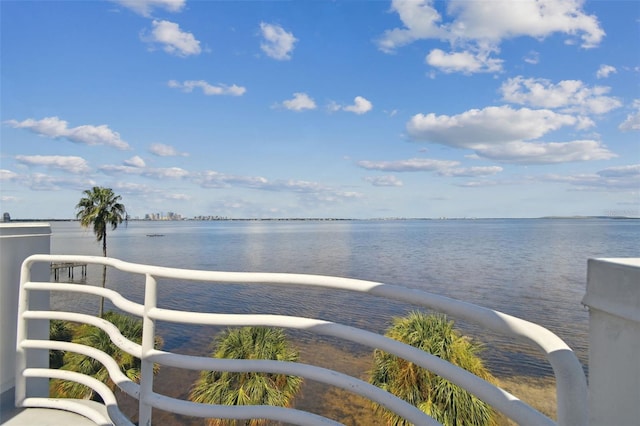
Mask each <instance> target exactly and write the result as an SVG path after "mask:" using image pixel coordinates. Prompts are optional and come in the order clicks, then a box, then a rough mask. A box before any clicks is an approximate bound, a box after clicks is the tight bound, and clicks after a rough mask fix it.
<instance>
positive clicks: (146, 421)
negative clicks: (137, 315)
mask: <svg viewBox="0 0 640 426" xmlns="http://www.w3.org/2000/svg"><path fill="white" fill-rule="evenodd" d="M157 288H158V284H157V282H156V279H155V278H154V277H153V276H152V275H150V274H147V275H146V279H145V288H144V317H143V318H142V326H143V328H142V360H141V366H140V401H139V405H138V424H139V425H140V426H151V405H149V404H148V403H147V402H146V400H147V398H149V397H150V395H151V393H152V392H153V362H151V361H148V360H147V358H148V356H149V353H150V352H151V351H152V350H153V349H154V346H155V340H156V326H155V321H154V320H153V319H151V318H149V311H150V310H152V309H154V308H155V307H156V305H157V303H158V291H157Z"/></svg>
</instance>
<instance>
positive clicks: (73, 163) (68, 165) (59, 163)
mask: <svg viewBox="0 0 640 426" xmlns="http://www.w3.org/2000/svg"><path fill="white" fill-rule="evenodd" d="M16 161H17V162H19V163H21V164H24V165H27V166H30V167H36V166H43V167H49V168H53V169H58V170H62V171H65V172H68V173H74V174H80V173H86V172H88V171H89V170H90V168H89V165H88V164H87V162H86V160H85V159H84V158H81V157H74V156H62V155H17V156H16Z"/></svg>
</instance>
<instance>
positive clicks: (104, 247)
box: [99, 225, 107, 318]
mask: <svg viewBox="0 0 640 426" xmlns="http://www.w3.org/2000/svg"><path fill="white" fill-rule="evenodd" d="M105 226H106V225H105ZM102 255H103V256H104V257H107V230H106V228H105V230H104V231H103V232H102ZM106 284H107V265H103V266H102V288H106ZM99 315H100V318H102V317H103V315H104V297H100V312H99Z"/></svg>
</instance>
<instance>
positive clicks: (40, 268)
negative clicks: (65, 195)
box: [0, 223, 51, 396]
mask: <svg viewBox="0 0 640 426" xmlns="http://www.w3.org/2000/svg"><path fill="white" fill-rule="evenodd" d="M50 241H51V226H50V225H49V224H48V223H0V394H4V393H5V392H7V391H9V390H11V389H12V388H13V387H14V384H15V371H14V370H15V351H16V324H17V322H16V316H17V312H18V290H19V286H20V267H21V265H22V261H23V260H24V259H25V258H27V257H28V256H30V255H32V254H49V253H50V251H51V243H50ZM49 274H50V272H49V267H48V265H46V264H41V265H37V266H36V268H34V270H33V272H32V275H31V277H32V279H33V280H38V281H48V280H49ZM31 306H32V307H35V308H36V309H48V308H49V294H48V293H47V292H33V294H32V295H31ZM29 333H30V336H33V337H35V338H48V336H49V324H48V321H40V322H34V324H30V328H29ZM29 355H30V357H29V361H30V362H31V363H32V364H30V365H32V366H42V367H46V366H48V363H49V357H48V354H47V352H46V351H39V353H35V352H34V353H31V354H29ZM29 392H30V394H31V395H34V396H35V395H38V396H48V386H47V383H46V379H45V380H44V382H43V381H40V383H38V382H37V381H35V382H34V383H30V384H29ZM31 392H34V393H31Z"/></svg>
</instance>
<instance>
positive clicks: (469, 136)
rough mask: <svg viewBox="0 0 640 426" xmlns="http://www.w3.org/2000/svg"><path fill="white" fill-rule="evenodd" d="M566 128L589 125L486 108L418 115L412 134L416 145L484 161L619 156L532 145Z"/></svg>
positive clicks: (577, 144) (592, 145)
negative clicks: (420, 143) (427, 144)
mask: <svg viewBox="0 0 640 426" xmlns="http://www.w3.org/2000/svg"><path fill="white" fill-rule="evenodd" d="M587 122H588V121H587ZM563 126H576V127H583V126H585V120H583V119H580V118H576V117H573V116H571V115H566V114H558V113H555V112H553V111H551V110H548V109H540V110H532V109H528V108H521V109H518V110H514V109H512V108H511V107H508V106H502V107H487V108H484V109H482V110H477V109H473V110H469V111H466V112H464V113H462V114H459V115H453V116H448V115H441V116H436V115H435V114H433V113H431V114H426V115H424V114H416V115H414V116H413V117H412V118H411V120H410V121H409V122H408V123H407V132H408V134H409V136H410V137H411V138H412V139H414V140H417V141H426V142H431V143H437V144H442V145H447V146H451V147H455V148H463V149H471V150H473V151H474V152H475V153H476V154H477V155H478V156H480V157H485V158H490V159H493V160H497V161H504V162H515V163H526V164H541V163H558V162H566V161H588V160H603V159H610V158H613V157H615V154H613V153H612V152H610V151H609V150H608V149H607V148H606V147H605V146H604V145H602V144H601V143H600V142H598V141H593V140H577V141H571V142H549V143H545V142H529V141H531V140H535V139H538V138H540V137H542V136H544V135H545V134H547V133H548V132H550V131H553V130H557V129H559V128H561V127H563Z"/></svg>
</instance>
